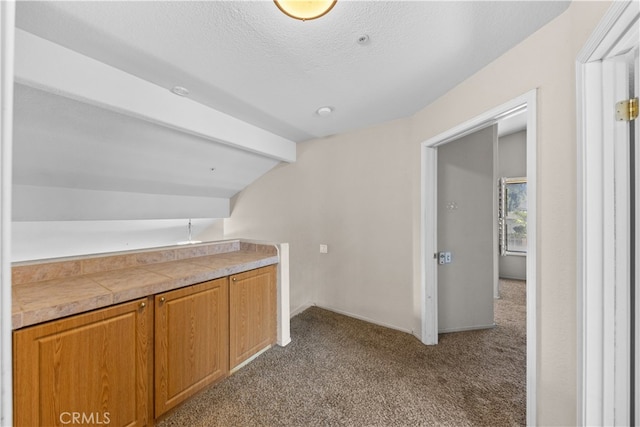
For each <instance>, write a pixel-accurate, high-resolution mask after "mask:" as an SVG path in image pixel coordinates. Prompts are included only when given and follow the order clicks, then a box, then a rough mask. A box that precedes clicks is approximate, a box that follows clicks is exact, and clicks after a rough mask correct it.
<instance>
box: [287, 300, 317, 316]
mask: <svg viewBox="0 0 640 427" xmlns="http://www.w3.org/2000/svg"><path fill="white" fill-rule="evenodd" d="M314 305H315V304H303V305H301V306H300V307H298V308H296V309H294V310H291V314H290V315H289V318H290V319H293V318H294V317H295V316H297V315H298V314H300V313H302V312H303V311H305V310H306V309H307V308H309V307H313V306H314Z"/></svg>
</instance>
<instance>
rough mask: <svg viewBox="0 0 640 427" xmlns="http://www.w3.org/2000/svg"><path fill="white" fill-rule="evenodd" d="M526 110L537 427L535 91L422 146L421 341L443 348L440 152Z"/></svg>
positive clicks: (532, 399)
mask: <svg viewBox="0 0 640 427" xmlns="http://www.w3.org/2000/svg"><path fill="white" fill-rule="evenodd" d="M524 110H526V113H525V114H526V117H527V211H528V214H527V234H528V236H529V238H528V239H527V289H526V294H527V424H528V425H536V411H535V408H536V403H537V399H536V396H537V395H536V376H537V369H536V367H537V356H536V355H537V328H536V325H537V297H536V290H537V279H536V274H537V253H536V246H537V231H536V230H537V226H536V223H537V209H536V202H537V196H536V195H537V137H536V134H537V123H536V117H537V113H536V112H537V90H536V89H533V90H531V91H529V92H527V93H525V94H523V95H521V96H519V97H517V98H515V99H512V100H511V101H508V102H506V103H504V104H502V105H500V106H498V107H496V108H493V109H492V110H490V111H487V112H485V113H483V114H480V115H479V116H476V117H474V118H472V119H470V120H468V121H466V122H464V123H461V124H460V125H458V126H456V127H454V128H452V129H450V130H448V131H446V132H443V133H441V134H440V135H437V136H435V137H433V138H430V139H428V140H426V141H424V142H423V143H422V144H421V171H420V173H421V179H420V183H421V229H422V230H423V232H422V236H421V248H422V257H421V287H420V295H421V298H420V301H421V326H422V336H421V340H422V342H423V343H424V344H427V345H435V344H437V343H438V286H437V283H438V273H437V264H436V262H435V260H434V258H433V257H434V254H436V253H437V252H438V248H437V237H438V235H437V226H438V217H437V210H438V206H437V184H438V183H437V161H438V157H437V155H438V154H437V147H438V146H440V145H443V144H446V143H448V142H451V141H454V140H456V139H459V138H461V137H463V136H465V135H468V134H470V133H472V132H475V131H476V130H479V129H482V128H483V127H486V126H489V125H492V124H494V123H497V122H498V121H500V120H502V119H505V118H507V117H509V116H512V115H514V114H520V113H522V112H523V111H524Z"/></svg>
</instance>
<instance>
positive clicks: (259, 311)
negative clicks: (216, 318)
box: [229, 265, 277, 369]
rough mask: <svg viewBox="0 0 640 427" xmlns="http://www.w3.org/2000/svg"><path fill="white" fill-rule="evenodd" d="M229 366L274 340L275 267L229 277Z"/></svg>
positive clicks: (238, 362)
mask: <svg viewBox="0 0 640 427" xmlns="http://www.w3.org/2000/svg"><path fill="white" fill-rule="evenodd" d="M229 286H230V288H229V322H230V325H229V331H230V332H229V340H230V343H229V347H230V356H229V357H230V364H231V369H233V368H234V367H236V366H238V365H239V364H241V363H242V362H244V361H245V360H247V359H249V358H250V357H251V356H253V355H254V354H256V353H257V352H259V351H260V350H262V349H264V348H265V347H267V346H269V345H271V344H273V343H275V341H276V310H277V308H276V267H275V265H271V266H268V267H263V268H259V269H257V270H251V271H247V272H246V273H241V274H236V275H234V276H231V277H230V284H229Z"/></svg>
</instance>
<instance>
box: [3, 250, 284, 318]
mask: <svg viewBox="0 0 640 427" xmlns="http://www.w3.org/2000/svg"><path fill="white" fill-rule="evenodd" d="M277 263H278V252H277V248H276V247H275V246H274V245H270V244H260V243H251V242H245V241H241V240H230V241H223V242H209V243H202V244H197V245H189V246H175V247H165V248H159V249H152V250H144V251H130V252H119V253H111V254H105V255H93V256H86V257H73V258H61V259H56V260H43V261H34V262H22V263H15V264H13V266H12V282H13V285H12V300H13V310H12V327H13V329H19V328H23V327H25V326H30V325H35V324H37V323H41V322H46V321H49V320H55V319H59V318H62V317H65V316H69V315H72V314H78V313H82V312H85V311H90V310H94V309H96V308H100V307H106V306H109V305H113V304H118V303H121V302H125V301H130V300H134V299H137V298H142V297H146V296H149V295H153V294H157V293H161V292H166V291H169V290H172V289H177V288H181V287H183V286H189V285H193V284H196V283H200V282H205V281H207V280H213V279H217V278H220V277H225V276H229V275H232V274H237V273H241V272H243V271H248V270H253V269H256V268H260V267H264V266H267V265H272V264H277Z"/></svg>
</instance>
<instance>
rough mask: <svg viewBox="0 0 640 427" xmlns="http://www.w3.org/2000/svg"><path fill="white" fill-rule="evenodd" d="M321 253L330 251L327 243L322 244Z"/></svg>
mask: <svg viewBox="0 0 640 427" xmlns="http://www.w3.org/2000/svg"><path fill="white" fill-rule="evenodd" d="M320 253H321V254H327V253H329V247H328V246H327V245H320Z"/></svg>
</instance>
